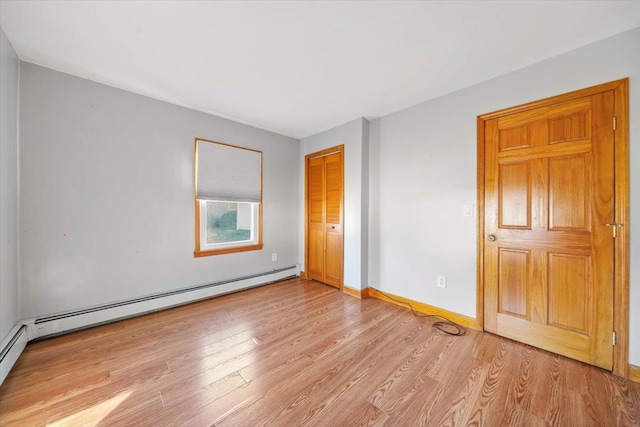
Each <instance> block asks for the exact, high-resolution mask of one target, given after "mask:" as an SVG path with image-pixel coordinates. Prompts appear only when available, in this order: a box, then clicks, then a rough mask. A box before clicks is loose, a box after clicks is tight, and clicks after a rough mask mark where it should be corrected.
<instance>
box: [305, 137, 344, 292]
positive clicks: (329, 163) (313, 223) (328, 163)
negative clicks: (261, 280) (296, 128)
mask: <svg viewBox="0 0 640 427" xmlns="http://www.w3.org/2000/svg"><path fill="white" fill-rule="evenodd" d="M342 171H343V159H342V146H340V147H335V148H332V149H329V150H324V151H322V152H319V153H314V154H310V155H308V156H307V157H306V175H307V180H306V182H307V190H306V195H307V206H306V210H307V251H306V253H307V270H308V272H307V275H308V277H309V278H310V279H314V280H318V281H320V282H323V283H326V284H328V285H331V286H335V287H337V288H341V287H342V262H343V261H342V260H343V249H342V248H343V230H342V229H343V225H342V215H343V212H342V210H343V172H342Z"/></svg>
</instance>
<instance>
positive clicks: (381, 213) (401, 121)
mask: <svg viewBox="0 0 640 427" xmlns="http://www.w3.org/2000/svg"><path fill="white" fill-rule="evenodd" d="M469 66H473V64H469ZM624 77H629V78H630V89H629V90H630V121H631V124H630V156H631V160H630V163H631V164H630V168H631V206H630V209H631V218H630V221H629V222H631V223H632V224H631V227H630V230H631V262H630V264H631V277H630V279H631V280H630V287H631V295H630V302H631V312H630V325H631V328H630V363H632V364H635V365H640V269H639V268H638V266H639V265H640V227H638V226H633V224H635V223H637V222H640V221H639V220H640V174H639V171H640V148H639V144H640V116H639V114H640V113H639V112H640V29H634V30H632V31H629V32H626V33H622V34H620V35H617V36H615V37H612V38H609V39H605V40H602V41H600V42H597V43H594V44H591V45H588V46H585V47H582V48H580V49H576V50H574V51H572V52H569V53H566V54H563V55H560V56H558V57H555V58H552V59H550V60H547V61H544V62H541V63H538V64H534V65H531V66H529V67H526V68H524V69H521V70H519V71H516V72H513V73H510V74H507V75H504V76H501V77H498V78H496V79H493V80H490V81H487V82H485V83H482V84H478V85H475V86H472V87H469V88H467V89H464V90H461V91H458V92H455V93H452V94H450V95H447V96H444V97H441V98H438V99H435V100H432V101H429V102H425V103H422V104H419V105H416V106H414V107H411V108H409V109H407V110H403V111H400V112H398V113H395V114H391V115H389V116H385V117H383V118H381V119H379V120H376V121H373V122H371V126H370V131H371V137H370V143H371V149H370V150H371V161H370V176H371V181H370V198H371V200H370V259H369V283H370V284H371V285H372V286H374V287H378V288H380V289H382V290H386V291H389V292H392V293H395V294H398V295H401V296H404V297H407V298H411V299H415V300H418V301H422V302H424V303H427V304H431V305H434V306H438V307H442V308H444V309H447V310H451V311H453V312H457V313H461V314H464V315H467V316H471V317H475V304H476V298H475V296H476V233H477V227H476V221H477V218H476V217H473V218H467V217H464V216H463V206H464V205H465V204H474V205H475V203H476V117H477V116H478V115H480V114H483V113H488V112H491V111H495V110H498V109H502V108H506V107H510V106H514V105H518V104H522V103H525V102H528V101H533V100H537V99H541V98H546V97H549V96H553V95H558V94H561V93H565V92H569V91H572V90H577V89H581V88H584V87H588V86H593V85H596V84H600V83H605V82H609V81H612V80H616V79H620V78H624ZM438 274H444V275H446V276H447V277H448V287H447V288H446V289H440V288H437V287H436V276H437V275H438Z"/></svg>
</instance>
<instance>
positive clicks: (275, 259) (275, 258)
mask: <svg viewBox="0 0 640 427" xmlns="http://www.w3.org/2000/svg"><path fill="white" fill-rule="evenodd" d="M277 260H278V253H277V252H274V253H272V254H271V261H277Z"/></svg>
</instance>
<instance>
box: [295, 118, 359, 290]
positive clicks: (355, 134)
mask: <svg viewBox="0 0 640 427" xmlns="http://www.w3.org/2000/svg"><path fill="white" fill-rule="evenodd" d="M368 127H369V122H368V121H367V120H365V119H363V118H360V119H356V120H353V121H350V122H349V123H345V124H344V125H342V126H338V127H336V128H333V129H329V130H327V131H325V132H321V133H318V134H316V135H313V136H310V137H307V138H303V139H302V140H301V141H300V144H301V148H300V160H299V164H300V165H301V170H300V175H299V177H298V180H299V186H298V194H299V197H300V200H301V203H300V213H299V218H300V219H299V223H298V233H299V235H300V240H299V243H298V258H299V260H300V261H299V262H300V264H301V265H302V270H305V266H304V260H305V253H304V251H305V248H304V157H305V156H306V155H307V154H311V153H314V152H316V151H320V150H324V149H326V148H330V147H334V146H336V145H341V144H344V278H343V283H344V285H345V286H347V287H349V288H352V289H362V288H365V287H367V283H366V276H367V274H368V271H367V270H368V266H367V265H368V259H367V257H366V251H367V250H366V248H365V249H364V251H363V246H368V228H367V227H366V224H367V221H368V219H367V217H368V211H367V208H366V205H365V207H364V209H363V200H365V201H368V194H367V191H368V184H367V183H366V182H365V183H363V177H364V180H365V181H366V179H367V175H368V167H366V166H365V167H364V168H363V150H368ZM365 138H367V140H365ZM365 155H366V152H365ZM363 252H364V253H363ZM363 254H364V257H363ZM363 278H364V279H365V281H363Z"/></svg>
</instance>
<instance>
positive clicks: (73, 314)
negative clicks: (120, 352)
mask: <svg viewBox="0 0 640 427" xmlns="http://www.w3.org/2000/svg"><path fill="white" fill-rule="evenodd" d="M299 274H300V267H299V266H297V265H296V266H290V267H285V268H280V269H276V270H271V271H268V272H263V273H257V274H250V275H247V276H242V277H236V278H233V279H225V280H220V281H216V282H212V283H207V284H203V285H197V286H193V287H189V288H183V289H177V290H174V291H167V292H161V293H158V294H153V295H148V296H144V297H138V298H132V299H129V300H124V301H119V302H114V303H109V304H104V305H99V306H95V307H90V308H86V309H81V310H74V311H69V312H65V313H59V314H55V315H51V316H45V317H39V318H36V319H35V321H33V328H36V329H37V330H36V331H35V333H34V334H33V335H34V339H43V338H50V337H53V336H56V335H61V334H64V333H69V332H73V331H76V330H80V329H85V328H88V327H92V326H97V325H100V324H105V323H111V322H114V321H117V320H122V319H126V318H128V317H135V316H139V315H142V314H146V313H151V312H154V311H159V310H164V309H167V308H171V307H176V306H179V305H184V304H189V303H192V302H195V301H199V300H203V299H207V298H211V297H214V296H221V295H224V294H228V293H231V292H236V291H241V290H245V289H249V288H253V287H257V286H262V285H266V284H269V283H272V282H276V281H279V280H284V279H288V278H291V277H295V276H298V275H299Z"/></svg>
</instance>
